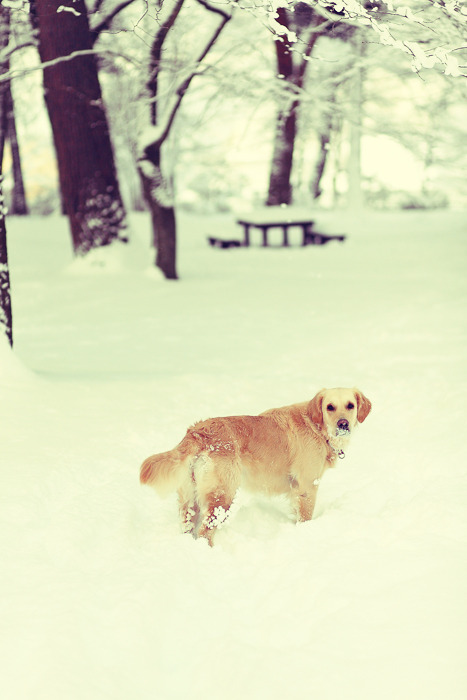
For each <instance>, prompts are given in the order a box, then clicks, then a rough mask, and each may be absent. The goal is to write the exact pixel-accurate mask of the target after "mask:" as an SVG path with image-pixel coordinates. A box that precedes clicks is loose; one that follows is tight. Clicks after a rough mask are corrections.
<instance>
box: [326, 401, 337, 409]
mask: <svg viewBox="0 0 467 700" xmlns="http://www.w3.org/2000/svg"><path fill="white" fill-rule="evenodd" d="M326 408H327V409H328V411H335V410H336V407H335V406H333V405H332V403H328V405H327V406H326Z"/></svg>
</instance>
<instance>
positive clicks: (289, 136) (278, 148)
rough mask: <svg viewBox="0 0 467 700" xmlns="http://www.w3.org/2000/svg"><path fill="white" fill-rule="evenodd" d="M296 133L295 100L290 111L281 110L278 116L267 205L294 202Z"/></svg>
mask: <svg viewBox="0 0 467 700" xmlns="http://www.w3.org/2000/svg"><path fill="white" fill-rule="evenodd" d="M296 133H297V103H296V102H294V103H293V105H292V107H291V108H290V111H289V112H288V113H287V112H281V113H280V114H279V115H278V118H277V124H276V133H275V138H274V151H273V156H272V163H271V173H270V177H269V191H268V198H267V200H266V204H267V206H274V205H276V204H291V202H292V185H291V182H290V177H291V174H292V165H293V153H294V147H295V136H296Z"/></svg>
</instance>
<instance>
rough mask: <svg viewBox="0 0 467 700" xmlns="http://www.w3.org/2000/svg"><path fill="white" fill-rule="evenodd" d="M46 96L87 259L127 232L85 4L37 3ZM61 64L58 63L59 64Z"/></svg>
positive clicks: (78, 249) (74, 232) (79, 247)
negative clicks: (68, 58)
mask: <svg viewBox="0 0 467 700" xmlns="http://www.w3.org/2000/svg"><path fill="white" fill-rule="evenodd" d="M32 5H33V11H34V13H35V19H36V24H37V27H38V29H39V53H40V57H41V60H42V61H44V62H45V61H55V60H56V62H55V63H53V64H52V65H48V67H46V68H44V91H45V100H46V105H47V109H48V112H49V117H50V121H51V125H52V132H53V138H54V144H55V149H56V153H57V161H58V171H59V179H60V188H61V192H62V199H63V203H64V209H65V213H66V215H67V216H68V218H69V222H70V228H71V236H72V241H73V248H74V251H75V253H76V254H79V255H82V254H85V253H87V252H88V251H89V250H91V249H92V248H96V247H99V246H104V245H108V244H109V243H111V242H112V241H114V240H116V239H118V238H119V237H120V232H121V230H122V229H123V228H124V227H125V217H126V214H125V208H124V205H123V202H122V199H121V196H120V190H119V185H118V180H117V174H116V168H115V162H114V155H113V150H112V145H111V142H110V135H109V127H108V122H107V117H106V113H105V109H104V105H103V102H102V95H101V89H100V84H99V78H98V72H97V63H96V58H95V56H94V55H93V54H92V53H89V54H86V55H79V56H76V57H75V58H73V59H72V60H65V61H63V60H59V59H60V58H61V57H63V56H70V54H72V53H73V52H74V51H82V50H85V51H86V50H91V48H92V36H91V33H90V29H89V23H88V18H87V14H86V5H85V3H84V0H74V2H73V5H72V6H70V7H68V5H64V4H63V3H62V2H61V0H34V2H33V3H32ZM57 59H58V60H57Z"/></svg>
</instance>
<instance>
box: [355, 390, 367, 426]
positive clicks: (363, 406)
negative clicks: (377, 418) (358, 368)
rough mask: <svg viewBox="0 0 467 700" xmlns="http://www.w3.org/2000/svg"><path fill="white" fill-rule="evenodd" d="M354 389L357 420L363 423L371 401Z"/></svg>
mask: <svg viewBox="0 0 467 700" xmlns="http://www.w3.org/2000/svg"><path fill="white" fill-rule="evenodd" d="M354 391H355V398H356V399H357V420H358V422H359V423H363V421H364V420H365V418H366V417H367V415H368V414H369V412H370V411H371V401H370V400H369V399H367V397H366V396H365V395H364V394H362V392H361V391H359V390H358V389H354Z"/></svg>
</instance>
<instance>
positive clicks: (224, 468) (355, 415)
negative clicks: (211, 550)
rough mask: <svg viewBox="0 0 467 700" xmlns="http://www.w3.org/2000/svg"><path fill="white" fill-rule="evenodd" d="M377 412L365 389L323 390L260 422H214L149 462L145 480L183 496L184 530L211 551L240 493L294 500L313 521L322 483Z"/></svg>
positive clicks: (191, 432) (193, 429)
mask: <svg viewBox="0 0 467 700" xmlns="http://www.w3.org/2000/svg"><path fill="white" fill-rule="evenodd" d="M370 410H371V403H370V401H369V400H368V399H367V398H366V396H364V395H363V394H362V392H361V391H359V390H358V389H323V390H322V391H320V392H318V394H316V396H315V397H314V398H313V399H312V400H311V401H307V402H304V403H299V404H293V405H292V406H284V407H283V408H272V409H270V410H269V411H265V412H264V413H261V414H260V415H259V416H229V417H226V418H210V419H209V420H205V421H201V422H200V423H196V424H195V425H194V426H193V427H191V428H189V429H188V431H187V433H186V435H185V437H184V438H183V440H182V441H181V442H180V443H179V444H178V445H177V446H176V447H174V449H173V450H170V451H169V452H164V453H162V454H156V455H152V456H151V457H148V459H146V460H145V461H144V462H143V464H142V466H141V473H140V480H141V483H143V484H148V485H150V486H152V487H154V489H155V490H156V491H157V492H158V493H159V494H160V495H161V496H164V495H167V494H168V493H170V492H172V491H175V490H176V491H178V496H179V503H180V517H181V521H182V528H183V531H184V532H189V533H191V534H192V535H193V536H195V537H205V538H206V539H207V540H208V542H209V544H211V545H212V542H213V536H214V533H215V531H216V528H217V527H218V526H219V525H220V524H221V523H222V522H223V521H224V520H225V518H226V517H227V515H228V511H229V508H230V506H231V504H232V501H233V499H234V496H235V493H236V492H237V489H238V488H239V487H240V486H242V487H245V488H247V489H249V490H252V491H261V492H263V493H267V494H283V493H285V494H288V496H289V498H290V500H291V503H292V505H293V508H294V511H295V515H296V519H297V521H304V520H311V517H312V515H313V509H314V506H315V501H316V495H317V491H318V486H319V482H320V480H321V477H322V476H323V474H324V472H325V470H326V468H327V467H332V466H334V464H335V461H336V458H337V457H338V456H339V455H341V454H342V450H343V448H344V447H345V446H346V444H347V441H348V439H349V437H350V434H351V432H352V430H353V429H354V428H355V426H356V425H357V422H358V423H362V422H363V421H364V420H365V418H366V417H367V415H368V414H369V412H370Z"/></svg>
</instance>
